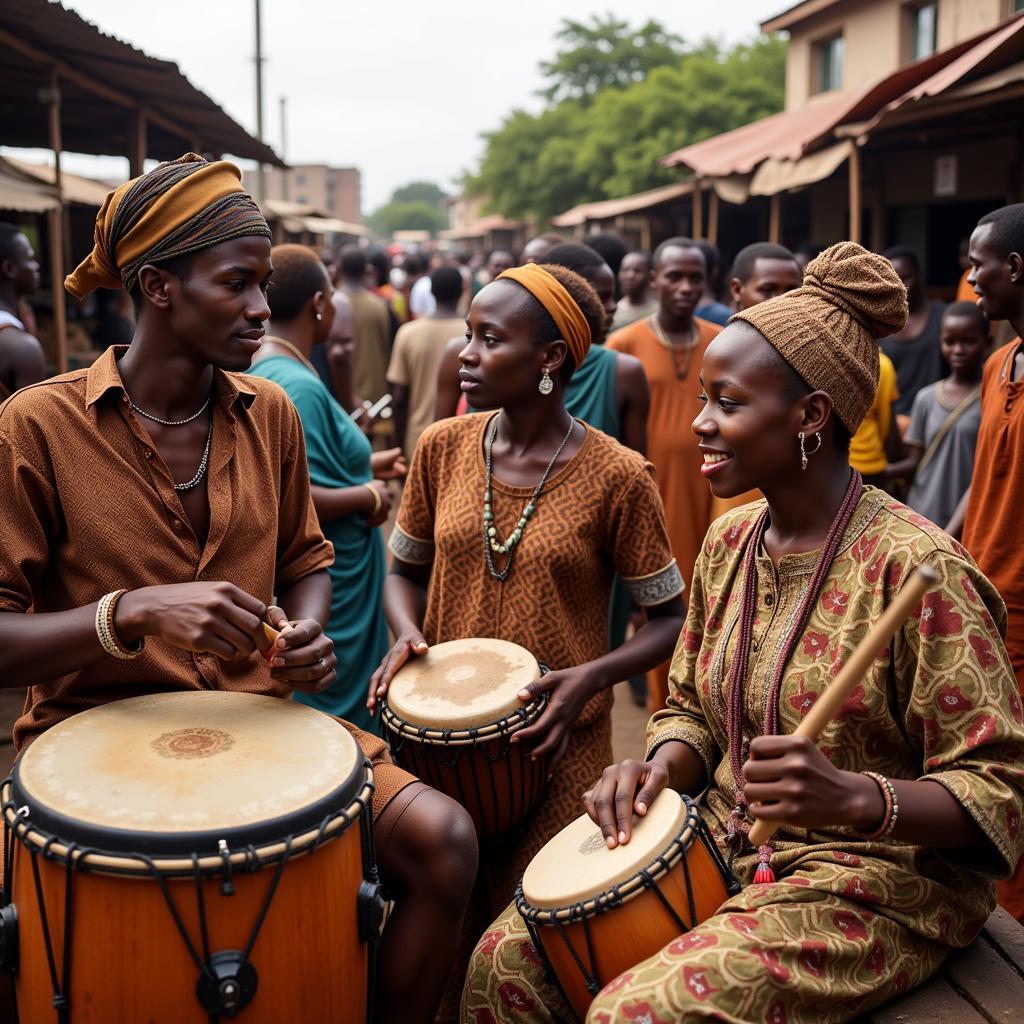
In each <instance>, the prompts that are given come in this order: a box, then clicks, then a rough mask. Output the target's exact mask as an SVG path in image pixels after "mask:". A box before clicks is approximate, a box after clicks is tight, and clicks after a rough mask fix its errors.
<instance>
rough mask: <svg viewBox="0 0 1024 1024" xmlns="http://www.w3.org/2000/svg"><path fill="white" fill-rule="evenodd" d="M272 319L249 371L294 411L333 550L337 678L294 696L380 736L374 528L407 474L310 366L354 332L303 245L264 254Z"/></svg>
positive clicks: (396, 453)
mask: <svg viewBox="0 0 1024 1024" xmlns="http://www.w3.org/2000/svg"><path fill="white" fill-rule="evenodd" d="M271 260H272V262H273V265H274V276H273V279H272V284H271V286H270V290H269V292H268V295H267V299H268V302H269V304H270V323H269V324H268V330H267V336H266V337H265V338H264V340H263V347H262V348H261V349H260V352H259V355H258V357H257V360H256V361H255V362H254V363H253V365H252V368H251V369H250V371H249V372H250V373H252V374H255V375H257V376H260V377H265V378H267V379H268V380H272V381H274V382H275V383H277V384H280V385H281V387H282V388H284V390H285V391H286V392H287V394H288V397H289V398H290V399H291V400H292V403H293V404H294V406H295V408H296V409H297V410H298V413H299V418H300V419H301V421H302V429H303V433H304V435H305V441H306V458H307V461H308V463H309V478H310V483H311V485H312V488H311V489H312V497H313V506H314V508H315V509H316V513H317V516H318V517H319V519H320V527H321V529H322V530H323V532H324V536H326V538H327V539H328V540H329V541H330V542H331V543H332V544H333V545H334V564H333V565H332V566H331V567H330V569H329V573H330V577H331V587H332V596H331V614H330V618H329V619H328V621H327V623H326V625H325V629H324V631H325V632H326V633H327V634H328V636H330V638H331V639H332V640H333V641H334V653H335V655H336V657H337V659H338V665H337V670H336V671H337V677H338V678H337V682H335V683H334V684H333V685H332V686H330V687H328V689H326V690H324V691H323V692H321V693H298V692H297V693H296V694H295V699H296V700H300V701H302V702H303V703H304V704H308V705H310V706H311V707H314V708H317V709H318V710H320V711H325V712H327V713H328V714H331V715H337V716H338V717H340V718H344V719H345V720H346V721H348V722H352V723H353V724H354V725H357V726H359V728H360V729H366V730H368V731H374V732H376V731H379V725H378V720H377V719H375V718H371V717H370V714H369V712H368V711H367V709H366V705H365V695H366V687H367V684H368V682H369V679H370V676H371V674H372V673H373V670H374V669H375V668H376V667H377V666H378V665H379V664H380V662H381V659H382V658H383V657H384V655H385V654H386V653H387V651H388V630H387V623H386V622H385V620H384V614H383V611H382V603H381V595H382V591H383V587H384V575H385V571H386V565H385V555H384V540H383V537H382V536H381V531H380V529H379V527H380V525H381V524H382V523H383V522H384V521H385V520H386V519H387V516H388V512H389V511H390V508H391V493H390V491H389V490H388V485H387V482H386V481H387V480H389V479H396V478H398V477H401V476H404V475H405V463H404V461H403V459H402V457H401V451H400V450H399V449H398V448H395V449H392V450H391V451H387V452H377V453H374V452H373V451H372V449H371V447H370V442H369V441H368V440H367V439H366V437H365V435H364V434H363V432H362V431H361V430H360V429H359V427H358V426H357V425H356V424H355V422H354V421H353V420H352V418H351V416H349V414H348V413H347V412H346V411H345V410H344V409H342V407H341V406H340V405H339V404H338V403H337V402H336V401H335V400H334V398H333V397H332V396H331V394H330V392H329V391H328V389H327V387H326V386H325V385H324V383H323V381H322V380H321V379H320V376H319V374H318V373H317V372H316V368H315V367H314V366H313V364H312V362H311V358H310V357H311V353H312V350H313V346H314V345H316V344H320V343H326V345H327V346H328V349H330V347H331V346H345V345H347V344H349V343H350V341H351V335H352V312H351V306H350V305H349V304H348V300H347V299H346V298H345V296H344V295H342V294H341V293H337V294H335V293H334V291H333V288H332V286H331V282H330V279H329V278H328V276H327V271H326V269H325V267H324V266H323V264H322V263H321V262H320V260H319V259H318V258H317V257H316V255H315V254H314V253H313V252H312V251H311V250H309V249H307V248H305V247H304V246H299V245H279V246H275V247H274V248H273V249H272V250H271Z"/></svg>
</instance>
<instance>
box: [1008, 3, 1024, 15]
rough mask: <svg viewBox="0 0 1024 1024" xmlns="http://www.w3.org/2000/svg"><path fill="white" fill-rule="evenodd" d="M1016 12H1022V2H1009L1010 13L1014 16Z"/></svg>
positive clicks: (1023, 4)
mask: <svg viewBox="0 0 1024 1024" xmlns="http://www.w3.org/2000/svg"><path fill="white" fill-rule="evenodd" d="M1017 11H1024V0H1010V13H1011V14H1016V13H1017Z"/></svg>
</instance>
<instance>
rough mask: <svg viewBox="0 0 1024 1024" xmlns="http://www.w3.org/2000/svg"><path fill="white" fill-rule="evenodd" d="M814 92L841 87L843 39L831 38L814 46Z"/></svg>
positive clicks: (840, 37) (839, 37) (829, 90)
mask: <svg viewBox="0 0 1024 1024" xmlns="http://www.w3.org/2000/svg"><path fill="white" fill-rule="evenodd" d="M814 65H815V82H814V85H815V89H814V91H815V92H832V91H833V90H834V89H842V87H843V37H842V36H841V35H838V36H832V37H831V38H829V39H822V40H821V42H819V43H815V44H814Z"/></svg>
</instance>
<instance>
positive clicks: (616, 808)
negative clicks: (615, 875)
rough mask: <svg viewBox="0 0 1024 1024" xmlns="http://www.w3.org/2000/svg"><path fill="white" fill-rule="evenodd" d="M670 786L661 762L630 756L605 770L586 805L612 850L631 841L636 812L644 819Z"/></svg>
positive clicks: (585, 801)
mask: <svg viewBox="0 0 1024 1024" xmlns="http://www.w3.org/2000/svg"><path fill="white" fill-rule="evenodd" d="M668 784H669V777H668V772H667V771H666V770H665V768H664V767H663V766H662V765H660V764H658V762H657V761H637V760H635V759H634V758H631V757H630V758H627V759H626V760H625V761H621V762H620V763H619V764H611V765H609V766H608V767H607V768H605V770H604V771H603V772H602V773H601V778H600V779H598V780H597V782H595V783H594V785H593V786H591V787H590V789H588V790H587V791H586V792H585V793H584V794H583V806H584V807H586V809H587V814H589V815H590V817H591V818H593V819H594V821H595V822H596V824H598V825H599V826H600V827H601V835H603V836H604V840H605V842H606V843H607V844H608V848H609V849H612V848H613V847H616V846H619V845H620V844H622V843H628V842H629V838H630V836H631V835H632V834H633V814H634V812H635V813H636V814H639V815H640V816H641V817H643V816H644V815H645V814H646V813H647V809H648V808H649V807H650V806H651V803H652V801H653V800H654V798H655V797H656V796H657V795H658V794H659V793H660V792H661V791H662V790H663V789H664V788H665V787H666V786H667V785H668Z"/></svg>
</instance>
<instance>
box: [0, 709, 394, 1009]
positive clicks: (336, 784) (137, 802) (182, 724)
mask: <svg viewBox="0 0 1024 1024" xmlns="http://www.w3.org/2000/svg"><path fill="white" fill-rule="evenodd" d="M372 793H373V782H372V774H371V770H370V767H369V765H368V764H367V763H366V762H365V761H364V760H363V758H362V756H361V754H360V752H359V749H358V747H357V746H356V744H355V742H354V741H353V740H352V738H351V736H350V735H349V734H348V732H347V731H346V730H345V729H344V727H342V726H341V725H340V724H339V723H337V722H336V721H335V720H334V719H332V718H330V717H329V716H327V715H323V714H321V713H320V712H317V711H313V710H312V709H310V708H307V707H304V706H303V705H301V704H297V703H292V702H290V701H282V700H278V699H275V698H271V697H259V696H255V695H251V694H234V693H219V692H201V693H175V694H160V695H155V696H150V697H138V698H132V699H129V700H124V701H118V702H116V703H114V704H110V705H106V706H104V707H100V708H95V709H93V710H90V711H86V712H83V713H82V714H80V715H77V716H75V717H74V718H71V719H68V720H67V721H65V722H63V723H61V724H60V725H58V726H55V727H54V728H53V729H51V730H50V731H49V732H47V733H45V734H44V735H43V736H42V737H40V738H39V739H38V740H36V742H35V743H34V744H33V745H32V747H31V748H29V750H28V751H27V752H26V754H25V755H24V757H23V758H22V759H21V761H20V762H19V763H18V765H17V767H16V768H15V772H14V775H13V777H12V778H11V779H9V780H8V781H7V782H6V783H5V784H4V787H3V792H2V798H3V812H4V818H5V826H6V829H5V836H6V839H5V850H6V858H5V859H6V863H5V867H6V871H7V875H6V881H7V892H8V894H9V895H10V896H11V898H12V902H13V908H14V909H16V912H17V921H16V925H15V926H14V927H16V931H17V942H18V947H19V949H18V964H17V973H16V976H15V978H16V981H15V989H16V994H17V1002H18V1010H19V1016H20V1019H21V1020H22V1021H31V1022H33V1024H34V1022H45V1021H57V1022H68V1024H86V1022H89V1024H93V1022H95V1024H115V1022H126V1024H127V1022H130V1021H131V1022H136V1021H137V1022H143V1021H145V1022H147V1024H208V1022H210V1021H213V1020H218V1019H229V1018H233V1017H236V1016H237V1018H238V1019H239V1020H240V1021H242V1022H247V1024H272V1022H273V1024H277V1022H280V1021H286V1020H296V1021H298V1020H302V1021H309V1022H311V1024H312V1022H316V1021H334V1020H345V1021H364V1020H366V1019H367V1016H368V1013H369V1007H368V1002H369V993H370V991H371V985H370V982H371V981H372V978H371V973H372V968H373V964H372V959H373V957H372V951H373V948H374V940H375V937H376V932H377V928H378V927H379V908H380V898H379V894H378V890H377V886H376V884H375V882H376V874H375V869H374V866H373V862H372V846H371V843H370V839H371V831H370V828H371V823H370V800H371V797H372ZM10 911H11V907H7V908H5V909H4V911H3V913H4V915H6V916H7V917H10V916H11V914H10ZM10 929H11V925H10V924H8V925H7V934H8V935H9V934H10ZM55 1007H57V1009H56V1010H55Z"/></svg>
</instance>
